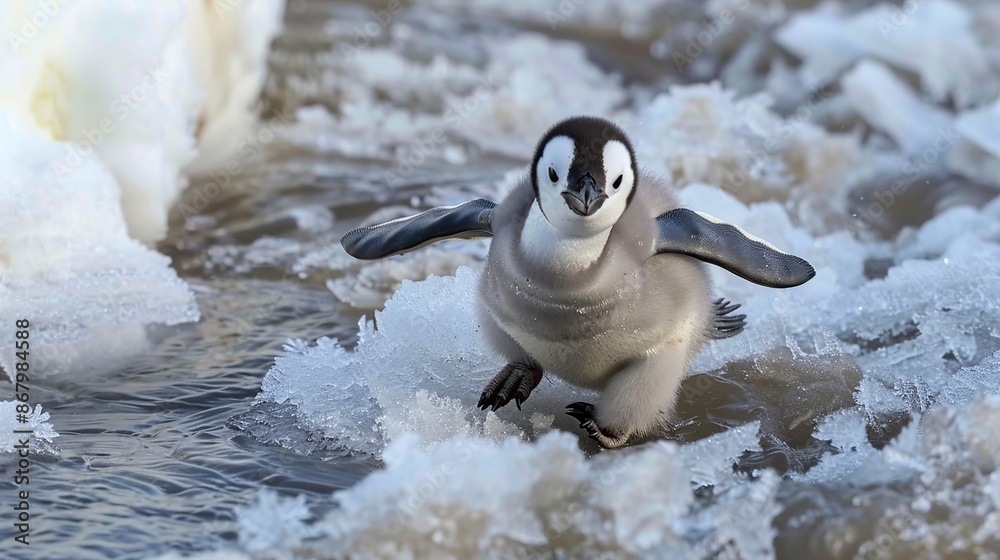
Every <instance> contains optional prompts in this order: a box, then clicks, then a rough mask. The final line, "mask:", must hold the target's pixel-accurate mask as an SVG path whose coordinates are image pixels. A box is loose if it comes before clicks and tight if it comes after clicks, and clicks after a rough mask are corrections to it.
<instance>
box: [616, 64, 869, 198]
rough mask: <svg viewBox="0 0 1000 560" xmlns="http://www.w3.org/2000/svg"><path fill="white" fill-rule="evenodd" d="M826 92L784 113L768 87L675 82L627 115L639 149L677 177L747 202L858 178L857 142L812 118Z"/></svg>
mask: <svg viewBox="0 0 1000 560" xmlns="http://www.w3.org/2000/svg"><path fill="white" fill-rule="evenodd" d="M823 103H825V99H822V98H817V99H812V100H809V103H807V104H805V105H803V106H802V107H801V110H800V112H799V113H796V114H795V115H792V116H791V117H790V118H788V119H784V118H782V117H780V116H779V115H777V114H775V113H774V112H773V111H771V110H770V105H771V100H770V98H769V97H768V96H767V95H766V94H758V95H754V96H751V97H747V98H743V99H737V97H736V92H735V91H732V90H726V89H723V88H722V87H721V86H720V85H719V84H718V83H712V84H698V85H692V86H674V87H672V88H671V89H670V91H669V93H667V94H660V95H658V96H657V97H656V98H654V99H653V100H652V101H651V102H650V103H649V104H648V105H645V106H643V107H642V108H641V109H639V111H638V112H637V114H636V115H635V116H634V121H632V120H631V118H627V119H625V121H624V125H625V127H626V129H627V130H628V131H629V133H630V135H631V136H632V139H633V143H634V144H635V147H636V156H637V158H638V159H639V161H640V162H642V163H643V164H644V165H647V166H650V167H651V168H652V169H653V170H656V171H660V172H666V173H667V174H668V176H669V177H670V178H671V179H672V180H673V181H674V183H675V184H676V185H677V186H679V187H683V186H684V185H686V184H688V183H696V182H701V183H708V184H712V185H717V186H719V187H721V188H723V189H724V190H726V191H728V192H730V193H733V194H734V195H735V196H736V197H737V198H739V199H740V200H742V201H744V202H755V201H761V200H767V199H778V200H785V199H788V198H790V197H791V198H801V197H803V193H798V194H796V193H795V191H796V190H798V189H793V188H792V187H793V185H795V186H805V187H807V189H805V191H806V192H809V191H812V192H826V193H830V195H832V196H833V197H835V196H836V195H835V194H834V193H844V192H846V189H848V188H849V187H850V186H851V184H852V182H853V181H854V180H856V177H854V175H855V172H856V171H858V169H859V166H858V165H857V163H858V160H857V157H858V155H859V154H858V152H859V147H860V146H859V144H858V142H857V139H856V138H854V137H852V136H849V135H831V134H828V133H827V132H825V131H823V130H822V129H819V128H817V127H816V126H814V125H812V124H811V123H810V119H811V118H812V116H813V115H814V114H815V112H817V111H818V109H819V107H820V106H821V105H822V104H823Z"/></svg>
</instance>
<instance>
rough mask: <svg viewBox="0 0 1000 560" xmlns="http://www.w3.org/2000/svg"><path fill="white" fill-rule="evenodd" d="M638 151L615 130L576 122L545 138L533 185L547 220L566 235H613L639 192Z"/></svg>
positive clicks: (599, 122) (586, 120) (602, 123)
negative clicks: (608, 232)
mask: <svg viewBox="0 0 1000 560" xmlns="http://www.w3.org/2000/svg"><path fill="white" fill-rule="evenodd" d="M635 178H636V164H635V158H634V156H633V151H632V146H631V143H630V142H629V140H628V138H627V137H626V136H625V133H624V132H622V131H621V129H620V128H618V127H617V126H616V125H615V124H613V123H611V122H609V121H606V120H604V119H598V118H594V117H574V118H571V119H567V120H565V121H562V122H560V123H558V124H556V125H555V126H554V127H552V129H550V130H549V132H548V133H547V134H546V135H545V136H544V137H543V138H542V140H541V141H540V142H539V144H538V149H537V150H536V152H535V159H534V162H533V164H532V177H531V179H532V185H533V187H534V189H535V196H536V199H537V200H538V205H539V208H540V210H541V212H542V213H543V214H544V216H545V219H546V220H547V221H548V222H549V223H550V224H552V226H553V227H555V228H556V229H557V230H559V231H560V232H561V233H562V234H564V235H566V236H570V237H589V236H593V235H596V234H598V233H601V232H603V231H606V230H608V229H610V228H611V227H612V226H613V225H614V224H615V222H617V221H618V219H619V218H620V217H621V215H622V213H623V212H624V211H625V207H626V206H627V204H628V201H629V200H630V199H631V195H632V193H633V192H634V189H635Z"/></svg>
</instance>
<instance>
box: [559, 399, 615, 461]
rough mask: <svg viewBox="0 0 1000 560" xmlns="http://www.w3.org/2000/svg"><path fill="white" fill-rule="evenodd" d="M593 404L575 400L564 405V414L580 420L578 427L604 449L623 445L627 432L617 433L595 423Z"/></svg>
mask: <svg viewBox="0 0 1000 560" xmlns="http://www.w3.org/2000/svg"><path fill="white" fill-rule="evenodd" d="M595 410H596V408H595V407H594V405H592V404H590V403H585V402H575V403H571V404H568V405H566V410H565V412H566V414H568V415H570V416H572V417H573V418H575V419H577V420H579V421H580V427H581V428H583V429H584V430H586V431H587V434H588V435H590V439H592V440H594V441H596V442H597V443H598V445H600V446H601V447H603V448H605V449H615V448H616V447H621V446H623V445H625V443H626V442H627V441H628V434H625V435H617V434H614V433H612V432H611V431H610V430H608V429H606V428H602V427H600V426H598V425H597V419H596V418H594V411H595Z"/></svg>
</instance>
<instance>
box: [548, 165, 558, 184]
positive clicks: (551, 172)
mask: <svg viewBox="0 0 1000 560" xmlns="http://www.w3.org/2000/svg"><path fill="white" fill-rule="evenodd" d="M549 181H552V182H553V183H557V182H559V176H558V175H556V170H555V169H552V168H551V167H550V168H549Z"/></svg>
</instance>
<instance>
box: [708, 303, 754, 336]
mask: <svg viewBox="0 0 1000 560" xmlns="http://www.w3.org/2000/svg"><path fill="white" fill-rule="evenodd" d="M741 305H742V304H739V303H731V302H729V301H726V300H725V299H723V298H719V299H717V300H715V301H713V302H712V311H713V313H714V317H713V318H712V319H713V321H712V330H711V332H710V333H709V336H711V337H712V338H714V339H716V340H718V339H722V338H729V337H733V336H736V335H738V334H740V333H741V332H743V328H744V327H746V326H747V322H746V318H747V316H746V315H743V314H740V315H730V313H732V312H733V311H736V310H737V309H739V308H740V306H741Z"/></svg>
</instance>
